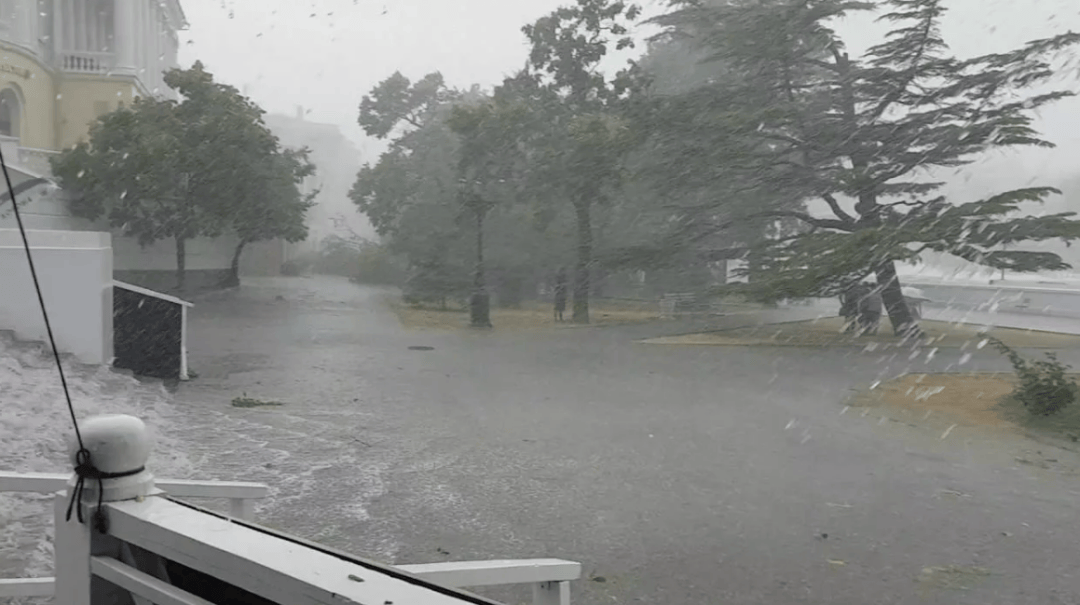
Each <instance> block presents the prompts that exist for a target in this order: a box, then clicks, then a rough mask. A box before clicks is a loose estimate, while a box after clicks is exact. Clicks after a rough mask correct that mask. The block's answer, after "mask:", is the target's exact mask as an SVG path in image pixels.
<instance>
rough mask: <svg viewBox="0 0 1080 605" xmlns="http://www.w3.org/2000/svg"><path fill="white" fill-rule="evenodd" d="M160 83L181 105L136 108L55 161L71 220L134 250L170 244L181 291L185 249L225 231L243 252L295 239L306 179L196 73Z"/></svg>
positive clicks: (259, 126) (246, 110)
mask: <svg viewBox="0 0 1080 605" xmlns="http://www.w3.org/2000/svg"><path fill="white" fill-rule="evenodd" d="M165 82H166V84H168V85H169V87H171V88H173V89H174V90H176V91H177V92H178V93H180V96H181V98H182V99H183V100H182V101H179V102H177V101H172V100H158V99H154V98H149V97H143V98H139V99H137V100H136V101H135V102H134V103H133V104H132V106H131V107H130V108H122V109H119V110H117V111H114V112H112V113H109V114H105V115H104V116H101V117H100V118H99V119H98V120H97V121H96V122H95V123H94V124H93V125H92V126H91V128H90V133H89V137H88V140H86V141H83V142H80V143H79V144H77V145H76V146H75V147H74V148H72V149H69V150H66V151H64V152H63V153H61V154H60V155H59V156H58V157H57V158H55V159H54V161H53V172H54V174H55V175H56V176H57V178H58V179H59V181H60V184H61V186H62V187H63V188H64V189H65V190H67V191H69V192H70V193H71V194H72V196H71V208H72V211H73V213H74V214H75V215H77V216H80V217H83V218H87V219H90V220H98V219H100V218H104V219H106V220H107V221H108V222H109V224H110V225H111V226H112V227H113V228H115V229H119V230H120V231H121V232H122V233H123V234H124V235H129V236H132V237H135V238H137V239H138V241H139V243H140V244H143V245H148V244H151V243H153V242H156V241H158V240H162V239H170V238H171V239H173V240H175V242H176V248H177V282H178V283H177V285H178V287H179V288H181V289H182V288H183V286H184V260H185V259H184V244H185V242H186V241H187V240H190V239H192V238H196V237H216V236H219V235H222V234H224V233H226V232H228V231H234V232H235V233H236V234H237V235H238V237H239V239H240V240H241V242H242V244H243V243H247V242H251V241H258V240H260V239H270V238H274V237H285V238H289V239H294V240H295V239H303V238H304V237H305V236H306V227H305V226H304V214H305V212H306V211H307V209H308V208H309V207H310V206H311V200H310V199H304V198H303V197H302V196H301V195H300V193H299V189H298V188H297V184H298V183H299V181H300V180H301V179H303V178H304V177H305V176H308V175H310V174H311V172H312V170H313V167H312V166H311V164H310V163H309V162H308V161H307V155H306V152H305V151H303V150H300V151H288V150H284V149H282V148H281V146H280V145H279V143H278V140H277V138H276V137H275V136H274V135H273V134H272V133H271V132H270V131H269V130H268V129H267V128H266V126H265V125H264V124H263V121H262V115H263V111H262V109H260V108H259V107H258V106H257V105H255V104H254V103H252V102H251V101H250V100H249V99H248V98H246V97H244V96H243V95H241V94H240V93H239V91H237V90H236V89H235V88H234V87H232V86H228V85H225V84H221V83H217V82H215V81H214V79H213V76H212V75H211V74H210V73H209V72H207V71H205V69H204V68H203V66H202V64H201V63H198V62H196V63H195V65H194V66H192V67H191V68H190V69H187V70H181V69H174V70H171V71H170V72H169V73H167V74H166V75H165Z"/></svg>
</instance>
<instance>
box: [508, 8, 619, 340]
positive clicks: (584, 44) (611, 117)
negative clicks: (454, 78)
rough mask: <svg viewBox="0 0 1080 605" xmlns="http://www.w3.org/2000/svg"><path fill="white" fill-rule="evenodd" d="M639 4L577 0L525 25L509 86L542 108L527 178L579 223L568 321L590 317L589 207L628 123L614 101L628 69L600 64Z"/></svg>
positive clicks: (610, 187) (597, 198) (613, 177)
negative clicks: (525, 65)
mask: <svg viewBox="0 0 1080 605" xmlns="http://www.w3.org/2000/svg"><path fill="white" fill-rule="evenodd" d="M638 13H639V9H638V7H637V6H635V5H629V4H627V3H625V2H622V1H614V0H577V2H576V3H575V4H574V5H571V6H566V7H563V8H559V9H557V10H555V11H554V12H552V13H551V14H549V15H547V16H545V17H542V18H541V19H539V20H538V21H536V23H534V24H532V25H528V26H525V27H524V28H523V30H522V31H523V32H524V33H525V35H526V36H527V37H528V39H529V42H530V43H531V45H532V49H531V51H530V54H529V70H528V72H527V73H526V74H523V76H522V77H519V78H517V82H514V83H512V84H514V85H515V86H517V88H518V89H519V90H521V91H523V92H526V93H528V94H530V95H531V96H532V103H531V105H532V107H533V110H534V111H535V112H537V113H538V114H539V115H543V116H544V123H543V125H542V128H543V129H544V131H545V132H544V136H542V137H536V138H535V143H534V145H536V147H537V150H536V152H535V153H534V154H533V156H532V159H533V161H534V162H535V170H534V179H533V186H534V187H535V188H536V189H537V190H538V191H539V192H541V193H543V194H546V197H547V198H548V200H557V199H561V200H565V201H568V202H569V203H570V205H571V206H572V208H573V211H574V217H575V220H576V225H577V232H578V236H577V266H576V269H575V272H574V285H573V298H574V302H573V321H574V322H577V323H588V321H589V291H590V274H591V272H592V271H593V247H594V246H593V237H594V230H593V224H592V219H593V209H594V207H595V206H596V205H598V204H602V203H605V202H606V201H607V200H609V199H610V198H611V196H612V195H613V193H614V190H616V189H617V187H618V185H619V183H620V178H621V175H622V172H621V170H620V168H621V159H622V158H623V156H624V154H625V153H626V151H627V148H628V143H629V137H628V136H627V134H628V129H627V126H626V124H625V123H624V121H623V120H622V117H621V115H620V112H619V109H620V108H621V102H622V101H623V99H624V98H625V95H626V93H627V90H628V87H627V80H628V79H629V75H630V74H631V73H632V70H624V71H623V72H620V73H619V74H617V75H616V76H615V78H614V79H609V78H608V77H607V76H605V75H604V73H603V72H602V71H601V70H600V67H599V64H600V62H601V61H602V60H603V59H604V57H605V56H607V54H608V51H609V49H615V50H623V49H626V48H631V47H632V46H633V41H632V39H631V38H630V36H629V35H628V34H629V23H630V22H632V21H633V20H634V19H635V18H636V17H637V15H638Z"/></svg>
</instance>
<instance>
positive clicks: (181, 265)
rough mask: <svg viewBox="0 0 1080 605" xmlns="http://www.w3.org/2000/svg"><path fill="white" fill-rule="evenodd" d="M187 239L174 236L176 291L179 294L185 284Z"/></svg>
mask: <svg viewBox="0 0 1080 605" xmlns="http://www.w3.org/2000/svg"><path fill="white" fill-rule="evenodd" d="M186 244H187V239H185V238H183V237H181V236H179V235H178V236H176V289H177V291H179V292H183V291H184V287H185V286H186V283H185V278H186V275H185V271H186V264H187V246H186Z"/></svg>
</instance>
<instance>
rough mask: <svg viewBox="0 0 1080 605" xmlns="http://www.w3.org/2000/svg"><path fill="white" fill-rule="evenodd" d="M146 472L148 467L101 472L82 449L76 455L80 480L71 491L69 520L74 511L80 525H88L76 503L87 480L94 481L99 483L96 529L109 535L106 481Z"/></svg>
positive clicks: (76, 471) (95, 516)
mask: <svg viewBox="0 0 1080 605" xmlns="http://www.w3.org/2000/svg"><path fill="white" fill-rule="evenodd" d="M144 470H146V467H143V466H140V467H139V468H137V469H135V470H132V471H124V472H122V473H105V472H102V471H99V470H98V469H97V468H95V467H94V465H93V464H91V463H90V452H89V450H86V449H80V450H79V451H78V452H77V453H76V454H75V475H76V476H77V477H78V479H76V480H75V488H74V489H72V490H71V500H69V501H68V507H67V520H68V521H70V520H71V512H72V509H74V510H75V511H77V513H78V518H79V523H86V520H85V519H83V511H82V506H78V508H76V503H77V502H81V501H82V497H83V492H84V491H85V490H86V480H87V479H92V480H96V481H97V508H96V509H94V523H93V526H94V529H96V530H98V531H99V532H101V533H103V534H106V533H109V519H108V518H107V517H106V516H105V509H104V508H103V507H102V498H103V497H104V494H105V489H104V488H105V486H104V481H105V479H119V478H120V477H130V476H132V475H138V474H139V473H141V472H143V471H144Z"/></svg>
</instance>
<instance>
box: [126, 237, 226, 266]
mask: <svg viewBox="0 0 1080 605" xmlns="http://www.w3.org/2000/svg"><path fill="white" fill-rule="evenodd" d="M236 243H237V242H236V237H235V236H233V235H226V236H223V237H219V238H214V239H208V238H198V239H193V240H189V241H188V242H187V243H186V244H185V247H184V248H185V251H186V252H187V254H186V255H185V258H186V268H187V269H189V270H192V271H199V270H206V269H228V268H229V266H230V265H231V264H232V255H233V252H235V251H236ZM113 263H114V267H115V269H116V270H117V271H175V270H176V242H175V241H174V240H171V239H169V240H159V241H157V242H154V243H153V244H150V245H149V246H146V247H145V248H144V247H142V246H140V245H139V241H138V240H137V239H135V238H132V237H117V238H115V239H114V240H113Z"/></svg>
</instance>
